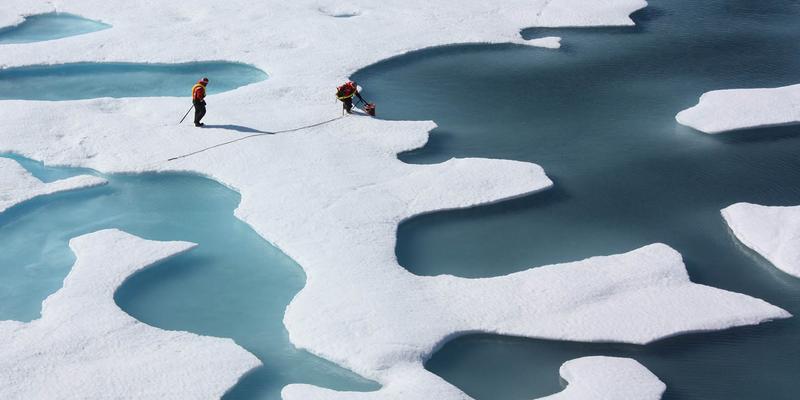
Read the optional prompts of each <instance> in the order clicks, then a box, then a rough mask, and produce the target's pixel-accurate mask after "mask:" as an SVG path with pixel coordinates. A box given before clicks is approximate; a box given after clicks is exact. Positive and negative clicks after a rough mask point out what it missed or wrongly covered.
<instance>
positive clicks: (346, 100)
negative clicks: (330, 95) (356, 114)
mask: <svg viewBox="0 0 800 400" xmlns="http://www.w3.org/2000/svg"><path fill="white" fill-rule="evenodd" d="M353 96H357V97H358V98H359V99H360V100H361V101H363V102H364V103H366V101H365V100H364V98H363V97H361V94H360V93H358V85H357V84H356V83H355V82H353V81H348V82H347V83H345V84H344V85H342V86H339V87H337V88H336V98H337V99H339V101H341V102H342V106H343V107H344V110H345V111H347V113H348V114H352V112H353V111H352V110H353Z"/></svg>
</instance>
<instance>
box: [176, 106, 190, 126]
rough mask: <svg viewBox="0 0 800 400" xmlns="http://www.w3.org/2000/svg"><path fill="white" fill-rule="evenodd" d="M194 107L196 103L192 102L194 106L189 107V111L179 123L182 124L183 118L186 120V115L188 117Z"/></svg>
mask: <svg viewBox="0 0 800 400" xmlns="http://www.w3.org/2000/svg"><path fill="white" fill-rule="evenodd" d="M193 108H194V104H192V106H191V107H190V108H189V111H187V112H186V115H184V116H183V118H181V122H178V124H179V125H180V124H182V123H183V120H185V119H186V117H188V116H189V113H190V112H192V109H193Z"/></svg>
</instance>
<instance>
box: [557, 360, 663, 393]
mask: <svg viewBox="0 0 800 400" xmlns="http://www.w3.org/2000/svg"><path fill="white" fill-rule="evenodd" d="M560 373H561V377H562V378H564V380H565V381H567V382H569V386H567V388H566V389H565V390H564V391H562V392H561V393H557V394H554V395H552V396H548V397H545V398H543V399H542V400H658V399H660V398H661V395H662V394H664V391H665V390H666V389H667V385H665V384H664V382H661V381H660V380H659V379H658V377H656V376H655V375H653V373H652V372H650V371H649V370H648V369H647V368H645V367H643V366H642V365H641V364H639V363H638V362H636V361H634V360H631V359H628V358H616V357H583V358H578V359H576V360H570V361H567V362H565V363H564V365H562V366H561V372H560Z"/></svg>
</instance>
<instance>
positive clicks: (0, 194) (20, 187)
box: [0, 157, 107, 212]
mask: <svg viewBox="0 0 800 400" xmlns="http://www.w3.org/2000/svg"><path fill="white" fill-rule="evenodd" d="M106 183H107V182H106V180H105V179H103V178H100V177H97V176H92V175H81V176H74V177H71V178H67V179H62V180H59V181H55V182H50V183H44V182H42V181H40V180H38V179H36V178H35V177H34V176H33V175H31V174H30V172H28V171H27V170H25V168H23V167H22V166H21V165H19V163H17V162H16V161H14V160H12V159H10V158H3V157H0V212H3V211H5V210H7V209H9V208H11V207H13V206H15V205H17V204H19V203H22V202H24V201H27V200H31V199H33V198H35V197H39V196H44V195H48V194H54V193H59V192H66V191H70V190H76V189H84V188H88V187H93V186H99V185H104V184H106Z"/></svg>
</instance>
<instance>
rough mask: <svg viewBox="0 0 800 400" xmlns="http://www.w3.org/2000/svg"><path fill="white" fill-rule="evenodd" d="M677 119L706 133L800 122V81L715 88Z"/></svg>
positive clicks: (682, 112) (681, 113)
mask: <svg viewBox="0 0 800 400" xmlns="http://www.w3.org/2000/svg"><path fill="white" fill-rule="evenodd" d="M675 119H677V120H678V122H679V123H681V124H683V125H686V126H690V127H692V128H694V129H697V130H699V131H702V132H705V133H721V132H727V131H733V130H738V129H747V128H757V127H765V126H774V125H786V124H796V123H800V84H798V85H792V86H784V87H779V88H770V89H729V90H715V91H711V92H708V93H704V94H703V95H702V96H700V102H699V103H698V104H697V105H696V106H694V107H691V108H688V109H686V110H683V111H681V112H680V113H678V115H677V116H676V117H675Z"/></svg>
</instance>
